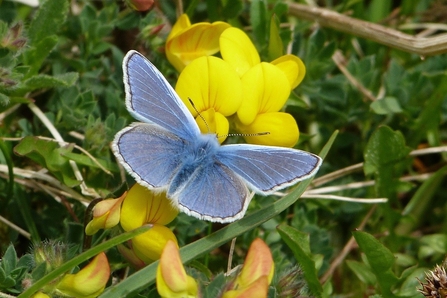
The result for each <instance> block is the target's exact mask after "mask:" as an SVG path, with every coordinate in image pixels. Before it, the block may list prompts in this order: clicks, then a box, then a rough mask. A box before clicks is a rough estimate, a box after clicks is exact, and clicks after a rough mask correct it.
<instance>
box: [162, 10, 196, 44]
mask: <svg viewBox="0 0 447 298" xmlns="http://www.w3.org/2000/svg"><path fill="white" fill-rule="evenodd" d="M189 27H191V21H190V20H189V17H188V15H187V14H185V13H184V14H182V15H181V16H180V17H179V18H178V19H177V22H175V24H174V26H172V29H171V32H170V33H169V35H168V38H167V40H169V39H172V38H173V37H174V36H176V35H177V34H179V33H180V32H182V31H183V30H185V29H188V28H189Z"/></svg>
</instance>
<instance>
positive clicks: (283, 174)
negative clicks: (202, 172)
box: [218, 144, 321, 194]
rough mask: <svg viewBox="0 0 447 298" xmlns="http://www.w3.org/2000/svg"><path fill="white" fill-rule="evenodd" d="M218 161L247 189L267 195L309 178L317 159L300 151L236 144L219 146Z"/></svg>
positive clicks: (318, 162)
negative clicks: (240, 179)
mask: <svg viewBox="0 0 447 298" xmlns="http://www.w3.org/2000/svg"><path fill="white" fill-rule="evenodd" d="M218 158H219V160H220V161H221V162H222V163H223V164H225V165H226V166H227V167H228V168H229V169H231V170H232V171H234V172H235V173H237V174H238V175H239V176H240V177H241V178H242V179H243V180H244V181H245V182H246V183H248V185H249V186H250V188H252V189H253V190H255V191H256V192H258V193H262V194H269V193H272V192H274V191H276V190H279V189H282V188H284V187H287V186H290V185H292V184H294V183H296V182H298V181H302V180H304V179H307V178H309V177H311V176H313V175H314V174H315V173H316V172H317V171H318V168H319V167H320V165H321V158H320V157H319V156H317V155H314V154H312V153H308V152H305V151H301V150H296V149H289V148H282V147H273V146H259V145H249V144H237V145H227V146H222V147H221V148H220V150H219V153H218Z"/></svg>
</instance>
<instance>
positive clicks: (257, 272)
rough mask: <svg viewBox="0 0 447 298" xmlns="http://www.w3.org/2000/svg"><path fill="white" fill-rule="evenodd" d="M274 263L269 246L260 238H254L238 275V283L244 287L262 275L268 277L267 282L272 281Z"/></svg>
mask: <svg viewBox="0 0 447 298" xmlns="http://www.w3.org/2000/svg"><path fill="white" fill-rule="evenodd" d="M273 273H274V263H273V257H272V253H271V252H270V249H269V247H268V246H267V244H265V242H264V241H262V240H261V239H260V238H256V239H255V240H254V241H253V242H252V243H251V245H250V248H249V249H248V253H247V256H246V257H245V261H244V266H243V267H242V271H241V273H240V274H239V276H238V279H237V280H238V283H239V284H240V286H241V287H246V286H248V285H250V284H252V283H253V282H255V281H256V280H257V279H259V278H260V277H262V276H266V277H267V278H268V284H269V283H270V282H271V281H272V278H273Z"/></svg>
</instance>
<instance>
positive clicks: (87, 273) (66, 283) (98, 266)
mask: <svg viewBox="0 0 447 298" xmlns="http://www.w3.org/2000/svg"><path fill="white" fill-rule="evenodd" d="M109 276H110V266H109V262H108V261H107V257H106V254H105V253H104V252H102V253H100V254H98V255H97V256H96V257H95V258H94V259H93V260H92V261H91V262H90V263H89V264H88V265H87V266H85V267H84V268H83V269H81V270H80V271H79V272H77V273H75V274H66V275H65V276H64V277H63V278H62V280H61V281H60V282H59V283H58V285H57V286H56V289H57V290H58V291H59V292H61V293H62V294H64V295H67V296H71V297H77V298H91V297H97V296H99V294H101V293H102V291H103V290H104V288H105V286H106V284H107V281H108V280H109Z"/></svg>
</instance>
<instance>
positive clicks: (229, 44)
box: [220, 28, 306, 147]
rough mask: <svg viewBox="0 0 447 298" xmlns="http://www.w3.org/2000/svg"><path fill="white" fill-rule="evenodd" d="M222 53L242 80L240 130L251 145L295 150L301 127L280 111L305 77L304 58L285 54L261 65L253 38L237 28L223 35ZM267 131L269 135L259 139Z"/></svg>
mask: <svg viewBox="0 0 447 298" xmlns="http://www.w3.org/2000/svg"><path fill="white" fill-rule="evenodd" d="M220 51H221V54H222V57H223V59H224V60H225V61H227V62H228V63H229V64H230V65H231V66H232V67H233V68H234V69H235V70H236V72H237V73H238V74H239V76H240V77H241V80H242V90H243V91H242V98H243V102H242V104H241V106H240V108H239V110H238V111H237V118H238V119H237V120H236V121H235V122H236V129H237V130H238V131H239V132H240V133H242V134H244V135H245V137H244V138H245V140H246V141H247V142H248V143H252V144H260V145H272V146H283V147H293V146H294V145H295V144H296V143H297V142H298V138H299V130H298V125H297V124H296V121H295V120H294V119H293V117H292V116H291V115H289V114H286V113H283V112H280V110H281V109H282V107H283V106H284V104H285V103H286V101H287V99H288V98H289V95H290V91H291V90H292V89H293V88H295V87H296V86H298V84H299V83H300V82H301V81H302V80H303V78H304V75H305V72H306V69H305V67H304V64H303V62H302V61H301V59H299V58H298V57H296V56H294V55H284V56H281V57H279V58H278V59H276V60H274V61H272V62H271V63H266V62H260V57H259V54H258V52H257V51H256V48H255V46H254V45H253V43H252V42H251V41H250V39H249V37H248V36H247V35H246V34H245V33H244V32H243V31H242V30H240V29H237V28H228V29H226V30H225V31H224V32H223V33H222V34H221V36H220ZM264 132H268V133H269V134H268V135H265V134H262V135H257V136H256V134H259V133H264Z"/></svg>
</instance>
